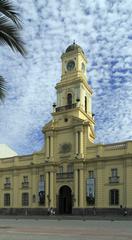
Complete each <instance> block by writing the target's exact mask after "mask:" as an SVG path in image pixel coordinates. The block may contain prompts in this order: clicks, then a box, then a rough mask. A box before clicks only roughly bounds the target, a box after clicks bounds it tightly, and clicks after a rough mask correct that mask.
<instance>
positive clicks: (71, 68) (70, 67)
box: [67, 60, 75, 71]
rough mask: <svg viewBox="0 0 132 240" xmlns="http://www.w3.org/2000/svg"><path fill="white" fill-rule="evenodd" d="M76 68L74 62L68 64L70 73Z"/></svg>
mask: <svg viewBox="0 0 132 240" xmlns="http://www.w3.org/2000/svg"><path fill="white" fill-rule="evenodd" d="M74 67H75V62H74V61H73V60H70V61H69V62H68V63H67V70H68V71H71V70H73V69H74Z"/></svg>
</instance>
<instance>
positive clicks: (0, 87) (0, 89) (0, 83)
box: [0, 76, 6, 101]
mask: <svg viewBox="0 0 132 240" xmlns="http://www.w3.org/2000/svg"><path fill="white" fill-rule="evenodd" d="M5 92H6V82H5V80H4V78H3V77H2V76H0V101H3V99H4V98H5Z"/></svg>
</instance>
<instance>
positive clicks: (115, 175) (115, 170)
mask: <svg viewBox="0 0 132 240" xmlns="http://www.w3.org/2000/svg"><path fill="white" fill-rule="evenodd" d="M111 176H112V177H117V168H112V169H111Z"/></svg>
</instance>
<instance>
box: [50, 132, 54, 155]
mask: <svg viewBox="0 0 132 240" xmlns="http://www.w3.org/2000/svg"><path fill="white" fill-rule="evenodd" d="M50 140H51V158H53V156H54V152H53V136H51V139H50Z"/></svg>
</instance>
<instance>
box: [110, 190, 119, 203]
mask: <svg viewBox="0 0 132 240" xmlns="http://www.w3.org/2000/svg"><path fill="white" fill-rule="evenodd" d="M109 197H110V205H118V204H119V190H118V189H111V190H110V192H109Z"/></svg>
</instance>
